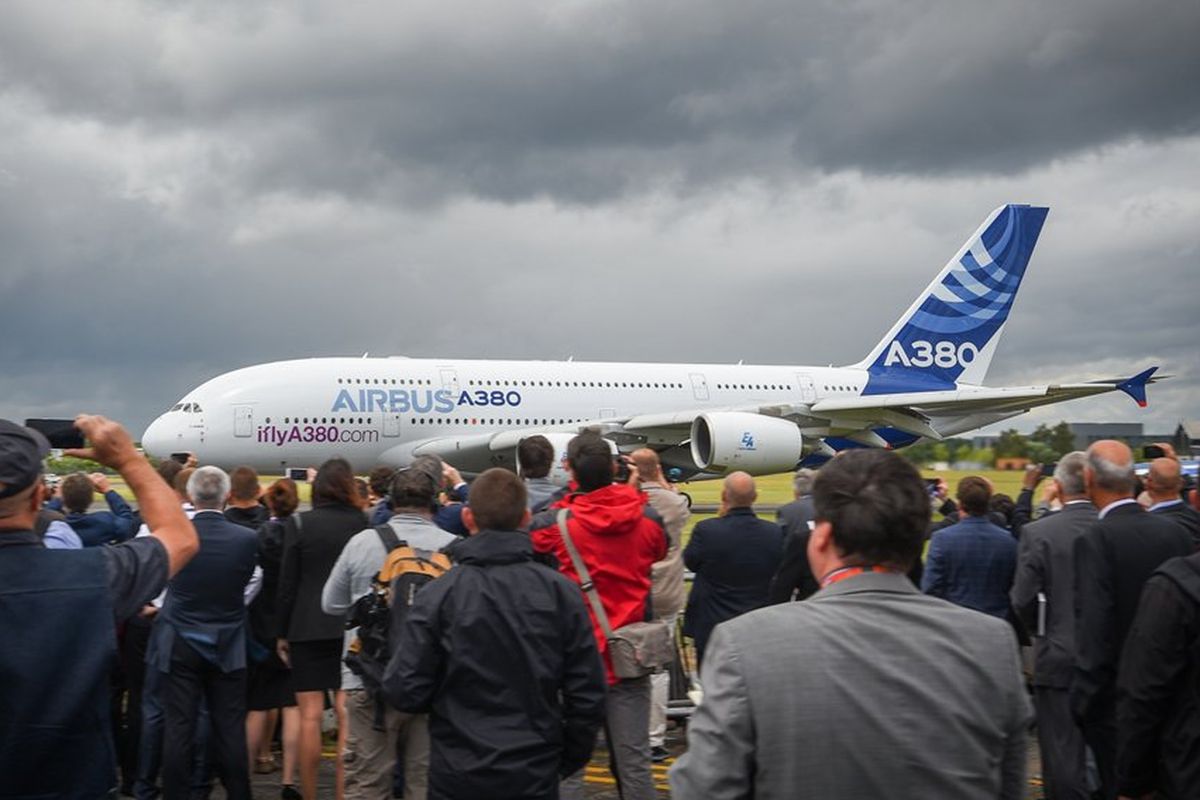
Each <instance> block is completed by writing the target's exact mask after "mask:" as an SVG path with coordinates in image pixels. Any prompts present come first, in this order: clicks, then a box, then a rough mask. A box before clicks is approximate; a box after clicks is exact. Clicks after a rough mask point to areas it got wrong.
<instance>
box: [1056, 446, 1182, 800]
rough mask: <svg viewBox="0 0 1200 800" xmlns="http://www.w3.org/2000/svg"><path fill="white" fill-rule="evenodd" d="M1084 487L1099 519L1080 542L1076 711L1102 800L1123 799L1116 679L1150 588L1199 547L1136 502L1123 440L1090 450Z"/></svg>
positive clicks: (1072, 700)
mask: <svg viewBox="0 0 1200 800" xmlns="http://www.w3.org/2000/svg"><path fill="white" fill-rule="evenodd" d="M1083 478H1084V486H1085V488H1086V491H1087V494H1088V496H1089V497H1090V499H1091V501H1092V504H1093V505H1095V506H1096V508H1097V509H1099V514H1098V515H1097V522H1096V525H1095V527H1093V528H1092V529H1091V530H1090V531H1089V532H1087V533H1086V534H1084V535H1083V536H1080V537H1079V538H1078V539H1076V541H1075V663H1074V670H1073V674H1072V679H1071V688H1070V706H1071V714H1072V716H1074V718H1075V719H1076V720H1077V721H1078V722H1079V723H1080V727H1081V728H1082V729H1083V735H1084V739H1085V740H1086V741H1087V743H1088V746H1089V747H1090V748H1091V749H1092V752H1093V753H1094V754H1095V756H1096V766H1097V768H1098V769H1099V771H1100V782H1101V795H1100V796H1101V797H1104V798H1109V800H1111V798H1114V797H1116V783H1115V778H1116V776H1115V759H1116V682H1117V665H1118V662H1119V660H1120V656H1121V647H1122V645H1123V644H1124V643H1125V637H1126V635H1127V634H1128V633H1129V628H1130V625H1131V624H1132V623H1133V617H1134V614H1135V612H1136V611H1137V606H1138V599H1139V598H1140V597H1141V593H1142V587H1143V585H1144V584H1145V583H1146V580H1147V579H1148V578H1149V577H1150V575H1151V574H1153V572H1154V571H1155V570H1156V569H1158V568H1159V566H1161V565H1162V563H1163V562H1164V561H1166V560H1167V559H1169V558H1173V557H1175V556H1186V555H1189V554H1191V553H1192V551H1193V550H1194V549H1195V548H1194V546H1193V544H1192V537H1191V536H1190V535H1189V534H1188V533H1187V531H1185V530H1184V529H1183V527H1182V526H1181V525H1177V524H1176V523H1174V522H1172V521H1171V520H1170V519H1167V518H1166V517H1164V516H1162V515H1160V514H1151V513H1148V512H1147V511H1145V510H1144V509H1143V508H1142V507H1141V506H1140V505H1138V504H1137V502H1136V501H1135V500H1134V499H1133V490H1134V485H1135V477H1134V472H1133V453H1132V452H1130V450H1129V447H1128V446H1126V445H1125V444H1124V443H1123V442H1117V441H1112V440H1108V439H1106V440H1104V441H1099V442H1096V443H1095V444H1093V445H1092V446H1091V447H1089V448H1088V450H1087V464H1086V466H1085V467H1084V473H1083Z"/></svg>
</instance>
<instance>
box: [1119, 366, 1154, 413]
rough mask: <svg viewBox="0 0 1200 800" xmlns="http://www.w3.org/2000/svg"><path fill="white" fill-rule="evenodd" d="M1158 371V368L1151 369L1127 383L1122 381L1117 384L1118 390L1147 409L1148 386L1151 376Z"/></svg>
mask: <svg viewBox="0 0 1200 800" xmlns="http://www.w3.org/2000/svg"><path fill="white" fill-rule="evenodd" d="M1157 371H1158V367H1151V368H1150V369H1147V370H1143V371H1142V372H1139V373H1138V374H1137V375H1134V376H1133V377H1132V378H1130V379H1129V380H1127V381H1121V382H1120V383H1118V384H1117V388H1118V389H1120V390H1121V391H1122V392H1124V393H1125V394H1127V395H1129V396H1130V397H1132V398H1133V400H1134V402H1136V403H1137V404H1138V405H1139V406H1141V407H1142V408H1145V407H1146V384H1147V383H1150V382H1151V376H1152V375H1153V374H1154V373H1155V372H1157Z"/></svg>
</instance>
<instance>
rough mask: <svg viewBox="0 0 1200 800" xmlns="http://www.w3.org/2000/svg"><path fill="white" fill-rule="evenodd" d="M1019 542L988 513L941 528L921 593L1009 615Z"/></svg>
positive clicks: (927, 561) (995, 614) (931, 547)
mask: <svg viewBox="0 0 1200 800" xmlns="http://www.w3.org/2000/svg"><path fill="white" fill-rule="evenodd" d="M1016 569H1017V542H1016V540H1015V539H1013V537H1012V534H1010V533H1009V532H1008V531H1006V530H1005V529H1004V528H1001V527H999V526H998V525H995V524H993V523H992V521H991V520H990V519H989V518H988V517H972V516H966V517H963V518H962V521H961V522H958V523H956V524H954V525H951V526H950V527H948V528H943V529H942V530H940V531H938V532H936V533H935V534H934V535H933V539H932V540H931V541H930V543H929V552H928V554H927V555H926V556H925V573H924V574H923V575H922V576H921V591H923V592H925V594H929V595H933V596H934V597H941V598H942V599H944V600H949V601H950V602H951V603H954V604H955V605H960V606H964V607H965V608H972V609H975V610H976V611H982V612H983V613H985V614H990V615H992V616H993V617H999V618H1000V619H1006V618H1007V616H1008V590H1009V589H1011V588H1012V582H1013V574H1014V573H1015V572H1016Z"/></svg>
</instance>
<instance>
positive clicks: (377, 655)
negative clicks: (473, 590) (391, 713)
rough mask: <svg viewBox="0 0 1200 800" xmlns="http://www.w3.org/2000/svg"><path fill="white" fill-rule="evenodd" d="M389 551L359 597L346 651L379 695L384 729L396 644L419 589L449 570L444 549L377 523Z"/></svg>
mask: <svg viewBox="0 0 1200 800" xmlns="http://www.w3.org/2000/svg"><path fill="white" fill-rule="evenodd" d="M375 532H376V533H377V534H379V540H380V542H382V543H383V548H384V550H386V551H387V556H386V557H385V558H384V561H383V567H381V568H380V570H379V572H378V573H376V575H375V577H374V578H372V579H371V587H372V588H371V591H370V592H368V593H367V594H365V595H363V596H362V597H360V598H359V599H358V600H356V601H355V603H354V605H353V606H351V608H350V613H349V615H348V616H347V619H346V628H347V629H350V628H358V635H357V636H355V637H354V641H352V642H351V643H350V647H349V649H348V650H347V652H346V658H345V661H346V666H347V667H348V668H349V669H350V671H351V672H353V673H354V674H355V675H357V676H358V677H359V678H361V679H362V682H363V688H364V689H365V690H366V691H367V692H368V693H369V694H370V695H371V696H372V697H373V698H374V699H375V727H376V729H377V730H383V694H382V691H381V690H382V688H383V674H384V671H385V670H386V669H387V664H388V659H389V658H391V654H392V651H391V643H393V642H395V641H396V640H397V639H398V638H399V635H400V629H401V628H402V627H403V625H404V620H405V619H406V618H407V617H408V611H409V609H410V608H412V604H413V601H414V600H416V596H417V592H419V591H420V590H421V588H422V587H423V586H425V584H427V583H429V582H430V581H432V580H434V579H435V578H439V577H441V576H442V575H444V574H445V573H446V572H447V571H448V570H449V569H450V566H451V564H450V559H449V558H447V557H446V556H445V555H444V554H442V553H436V552H431V551H429V550H422V549H419V548H415V547H410V546H409V544H408V542H405V541H402V540H401V539H400V538H399V537H397V536H396V532H395V531H394V530H392V526H391V525H388V524H386V523H384V524H383V525H378V526H376V527H375Z"/></svg>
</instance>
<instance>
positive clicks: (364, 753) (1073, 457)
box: [0, 416, 1200, 800]
mask: <svg viewBox="0 0 1200 800" xmlns="http://www.w3.org/2000/svg"><path fill="white" fill-rule="evenodd" d="M76 424H77V427H78V428H79V429H80V431H81V432H82V433H83V434H84V435H85V436H86V437H87V440H88V442H89V447H88V448H87V449H86V450H80V451H73V452H72V453H71V454H73V455H76V456H79V457H82V458H90V459H93V460H94V461H96V462H98V463H99V464H101V465H102V466H103V467H105V468H108V469H110V470H113V471H116V472H117V473H119V474H120V475H121V477H122V478H123V479H124V481H125V483H126V485H127V486H128V487H129V489H130V491H132V493H133V494H134V496H135V499H136V509H135V508H134V507H131V506H130V505H129V504H128V503H126V501H125V500H124V499H123V498H122V497H121V495H120V494H118V493H117V492H115V491H112V487H111V486H110V485H109V483H108V479H107V478H106V477H105V475H104V474H103V473H99V472H97V473H94V474H92V475H86V474H83V473H79V474H76V475H71V476H67V477H65V478H64V479H62V480H61V481H60V482H57V483H51V482H50V481H46V480H43V478H42V472H43V463H44V459H45V458H46V456H47V453H48V451H49V448H48V445H47V443H46V442H45V440H44V439H42V437H41V436H40V434H38V433H36V432H35V431H32V430H30V429H27V428H24V427H22V426H20V425H16V424H14V423H11V422H8V421H4V420H0V608H3V613H2V614H0V626H3V628H4V631H5V633H6V634H7V636H6V637H5V642H7V643H18V644H17V646H12V644H10V645H9V646H6V647H5V648H4V649H3V651H2V652H0V672H2V673H3V674H4V675H6V676H8V678H9V680H7V681H5V682H4V683H3V685H0V796H2V797H10V796H11V797H79V798H84V797H87V798H93V797H106V796H115V795H116V793H118V792H119V793H120V794H124V795H128V796H134V797H138V798H154V797H158V796H162V797H165V798H197V797H205V796H208V794H209V792H210V791H211V790H212V788H213V785H214V781H218V782H219V783H220V784H221V785H222V786H223V788H224V791H225V793H226V796H227V797H230V798H249V797H250V796H251V786H250V776H251V774H252V773H260V774H274V773H275V772H278V773H279V775H278V780H279V783H278V787H279V788H278V791H279V793H280V795H281V797H282V798H284V800H295V799H296V798H304V800H314V798H316V797H317V796H318V766H319V764H320V761H321V757H322V749H323V746H324V741H325V740H324V737H325V735H326V734H328V733H331V732H335V737H336V739H335V741H336V743H335V744H334V749H335V753H336V757H335V759H334V765H335V772H336V778H335V788H334V793H335V795H336V796H337V797H338V798H342V797H346V798H390V797H404V798H425V797H431V798H558V797H562V798H568V799H574V798H581V797H582V796H583V791H584V789H583V786H584V780H583V779H584V767H585V765H586V764H587V763H588V761H589V760H590V759H591V758H592V757H593V753H594V751H595V749H596V747H597V744H598V743H599V744H602V745H603V747H604V750H605V752H606V753H607V757H608V759H609V762H610V767H611V772H612V775H613V777H614V779H615V781H616V785H617V789H618V792H619V794H620V796H621V797H622V798H626V800H630V799H632V800H649V798H653V797H656V796H657V792H656V789H655V785H654V780H653V778H652V765H653V763H654V762H656V761H662V760H665V759H666V758H667V757H668V751H667V749H666V747H665V745H666V741H665V734H666V729H667V708H668V686H669V683H670V679H669V676H668V674H667V667H668V665H669V662H670V661H671V659H672V658H674V657H678V653H677V652H675V651H674V649H673V648H672V647H671V645H670V642H671V641H672V640H673V638H674V634H675V632H676V631H677V630H681V631H682V633H683V635H684V636H686V637H687V638H688V639H690V641H691V643H692V645H693V651H694V665H695V668H696V670H697V672H698V673H699V686H698V687H697V688H698V689H699V690H700V691H699V692H698V693H697V694H696V696H697V698H698V699H699V703H698V706H697V708H696V710H695V713H694V714H693V716H692V718H691V720H690V722H689V724H688V732H687V733H688V747H687V752H686V753H684V754H683V755H682V756H681V757H680V758H679V759H678V760H677V761H676V763H675V764H674V766H673V767H672V768H671V772H670V783H671V789H672V792H673V795H674V796H676V797H680V798H748V797H762V798H769V797H795V796H813V797H913V798H918V797H920V798H924V797H954V798H960V797H963V798H998V797H999V798H1010V797H1011V798H1018V797H1023V796H1024V791H1025V783H1026V781H1025V778H1026V774H1025V773H1026V756H1027V737H1028V736H1029V733H1030V730H1031V728H1032V727H1034V726H1036V731H1037V740H1038V743H1039V747H1040V752H1041V763H1042V773H1043V778H1044V784H1045V794H1046V797H1048V798H1051V799H1052V800H1054V799H1056V798H1096V797H1100V798H1106V800H1107V799H1109V798H1116V797H1118V796H1121V797H1133V798H1144V797H1164V798H1194V797H1198V796H1200V553H1198V552H1197V551H1198V549H1200V514H1198V513H1197V511H1196V510H1194V509H1193V508H1192V506H1191V504H1196V505H1197V506H1198V507H1200V503H1197V501H1196V499H1195V493H1194V492H1193V493H1192V494H1191V497H1190V503H1189V497H1188V493H1187V490H1186V487H1185V486H1184V485H1183V480H1182V477H1181V470H1180V462H1179V459H1177V458H1176V457H1175V456H1174V454H1173V453H1172V452H1169V450H1168V452H1167V454H1166V456H1165V457H1163V458H1159V459H1156V460H1154V461H1153V462H1152V463H1151V464H1150V469H1149V473H1148V474H1147V475H1146V477H1145V479H1144V480H1139V479H1138V478H1137V476H1136V475H1135V473H1134V459H1133V454H1132V453H1131V452H1130V451H1129V449H1128V448H1127V447H1126V446H1125V445H1123V444H1121V443H1118V442H1108V441H1106V442H1098V443H1096V444H1094V445H1093V446H1092V447H1091V448H1089V450H1088V451H1087V452H1086V453H1084V452H1076V453H1071V454H1068V455H1067V456H1064V457H1063V458H1062V459H1061V460H1060V461H1059V462H1058V464H1057V465H1056V466H1055V468H1054V469H1053V476H1052V478H1050V479H1049V480H1047V481H1046V482H1045V484H1044V485H1042V490H1041V495H1040V498H1039V500H1040V502H1038V503H1037V504H1036V505H1035V494H1037V493H1038V489H1039V484H1041V481H1042V471H1041V470H1040V468H1034V469H1031V470H1030V471H1029V472H1027V473H1026V476H1025V480H1024V483H1023V488H1022V491H1021V492H1020V493H1019V495H1018V496H1017V497H1016V498H1015V499H1013V498H1006V497H1004V496H1002V495H997V494H996V493H995V492H994V491H993V489H992V486H991V485H990V484H989V482H988V481H987V480H985V479H984V478H981V477H967V478H964V479H963V480H962V481H960V482H959V484H958V486H957V487H956V491H955V492H954V498H953V499H951V498H950V497H949V494H950V492H949V488H950V487H948V486H946V484H945V483H944V482H940V481H936V480H934V481H926V480H924V479H922V478H921V476H920V475H919V473H918V472H917V470H916V469H915V468H914V467H912V466H911V465H910V464H909V463H908V462H907V461H905V460H904V459H903V458H902V457H900V456H898V455H896V454H894V453H891V452H888V451H883V450H856V451H849V452H845V453H842V454H840V455H839V456H838V457H836V458H834V459H833V460H832V461H830V462H829V463H828V464H826V465H825V466H823V467H822V468H821V469H820V470H819V471H812V470H800V471H798V472H797V473H796V474H795V476H794V484H793V485H794V490H795V499H794V501H793V502H791V503H788V504H786V505H784V506H782V507H781V508H780V509H779V510H778V512H777V514H776V519H775V520H774V521H772V520H769V519H765V518H763V517H761V516H759V515H758V514H757V513H756V512H755V508H754V507H755V502H756V499H757V490H756V485H755V481H754V479H753V478H752V477H751V476H750V475H748V474H746V473H742V472H733V473H731V474H729V475H727V476H726V477H725V479H724V482H723V484H722V491H721V506H720V511H719V513H718V515H717V516H716V517H714V518H711V519H706V520H703V521H701V522H699V523H697V524H696V525H695V527H694V528H693V530H692V533H691V536H690V538H689V539H688V540H687V542H686V544H685V542H684V541H683V539H684V535H683V534H684V530H685V528H686V526H687V523H688V521H689V515H690V512H689V503H688V500H687V498H686V497H685V496H684V495H682V494H680V493H679V492H678V491H677V490H676V488H675V487H674V486H672V485H671V484H670V483H669V482H668V481H667V480H666V479H665V477H664V474H663V469H662V466H661V464H660V463H659V458H658V455H657V454H656V453H655V452H654V451H653V450H651V449H642V450H637V451H634V452H632V453H630V454H629V455H627V456H619V455H614V449H613V447H612V446H611V444H610V443H609V442H608V441H606V440H605V439H603V438H602V437H601V436H599V435H598V434H595V433H590V432H588V433H582V434H580V435H578V436H576V437H575V438H574V439H572V440H571V442H570V444H569V446H568V447H567V451H566V453H565V458H564V460H563V462H562V463H561V464H560V463H557V459H556V453H555V450H554V447H553V446H552V444H551V443H550V442H549V441H548V440H546V439H545V438H544V437H540V436H531V437H528V438H527V439H525V440H523V441H522V442H521V443H520V445H519V447H518V454H517V455H518V459H517V461H518V465H519V469H518V472H517V473H515V474H514V473H513V472H510V471H507V470H501V469H492V470H488V471H486V472H484V473H482V474H481V475H479V476H477V477H475V479H474V480H473V481H471V482H470V483H468V482H466V481H464V480H463V478H462V476H461V475H460V474H459V473H458V472H457V471H456V470H455V469H454V468H453V467H452V466H450V465H448V464H445V463H443V462H442V461H441V460H440V459H438V458H436V457H433V456H421V457H418V458H417V459H416V460H414V462H413V463H412V464H410V465H409V466H407V467H404V468H401V469H392V468H388V467H381V468H378V469H376V470H373V471H372V472H371V474H370V475H369V476H367V477H366V478H365V479H363V478H360V477H357V476H356V475H355V474H354V471H353V469H352V467H351V465H350V464H349V463H348V462H346V461H345V460H343V459H340V458H332V459H330V460H328V461H326V462H325V463H323V464H321V465H320V467H319V468H317V469H315V470H312V471H311V476H310V483H311V509H310V510H304V511H301V510H300V509H301V501H300V492H299V490H298V486H297V484H296V483H295V482H294V481H292V480H289V479H282V480H278V481H274V482H273V483H270V484H269V485H267V486H265V487H264V486H263V485H262V483H261V482H260V478H259V476H258V474H257V473H256V472H255V471H254V470H253V469H251V468H249V467H239V468H237V469H235V470H233V471H232V472H229V473H226V472H225V471H224V470H222V469H219V468H217V467H215V466H211V465H204V464H181V463H179V462H177V461H174V460H167V461H163V462H161V463H159V464H157V465H153V466H152V465H151V464H150V463H149V462H148V461H147V460H146V458H145V457H143V456H142V455H141V454H140V453H139V452H138V451H137V450H136V449H135V448H134V445H133V443H132V441H131V440H130V437H129V436H128V434H127V433H126V432H125V431H124V430H123V429H122V428H121V427H120V426H119V425H117V424H115V423H113V422H111V421H109V420H106V419H104V418H102V417H94V416H81V417H79V418H78V420H77V423H76ZM556 472H560V473H562V474H563V475H564V476H565V477H566V478H567V479H568V480H567V481H565V483H566V485H565V486H564V485H560V484H561V483H562V482H560V481H556V480H553V479H552V478H551V476H552V474H554V473H556ZM96 492H99V493H101V495H102V496H103V497H104V500H105V504H106V505H107V510H106V511H96V512H93V511H90V507H91V506H92V504H93V503H94V501H95V493H96ZM934 511H937V512H938V515H939V516H941V517H942V519H941V520H939V521H938V522H936V523H933V522H932V519H933V516H934V513H933V512H934ZM685 570H690V571H691V573H692V574H693V576H694V583H693V585H692V587H691V590H690V591H688V589H687V587H686V584H685ZM681 620H682V625H680V624H679V623H680V621H681ZM663 642H667V643H668V644H667V646H666V650H665V655H664V648H663V646H662V645H663ZM1021 645H1030V646H1031V647H1032V654H1033V662H1032V673H1031V676H1030V678H1029V679H1028V680H1027V677H1026V675H1025V672H1024V670H1023V668H1022V662H1021ZM47 665H52V668H47ZM276 739H278V741H279V745H280V746H279V758H276V755H275V752H276V750H275V748H274V742H275V741H276ZM272 780H274V779H272Z"/></svg>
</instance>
